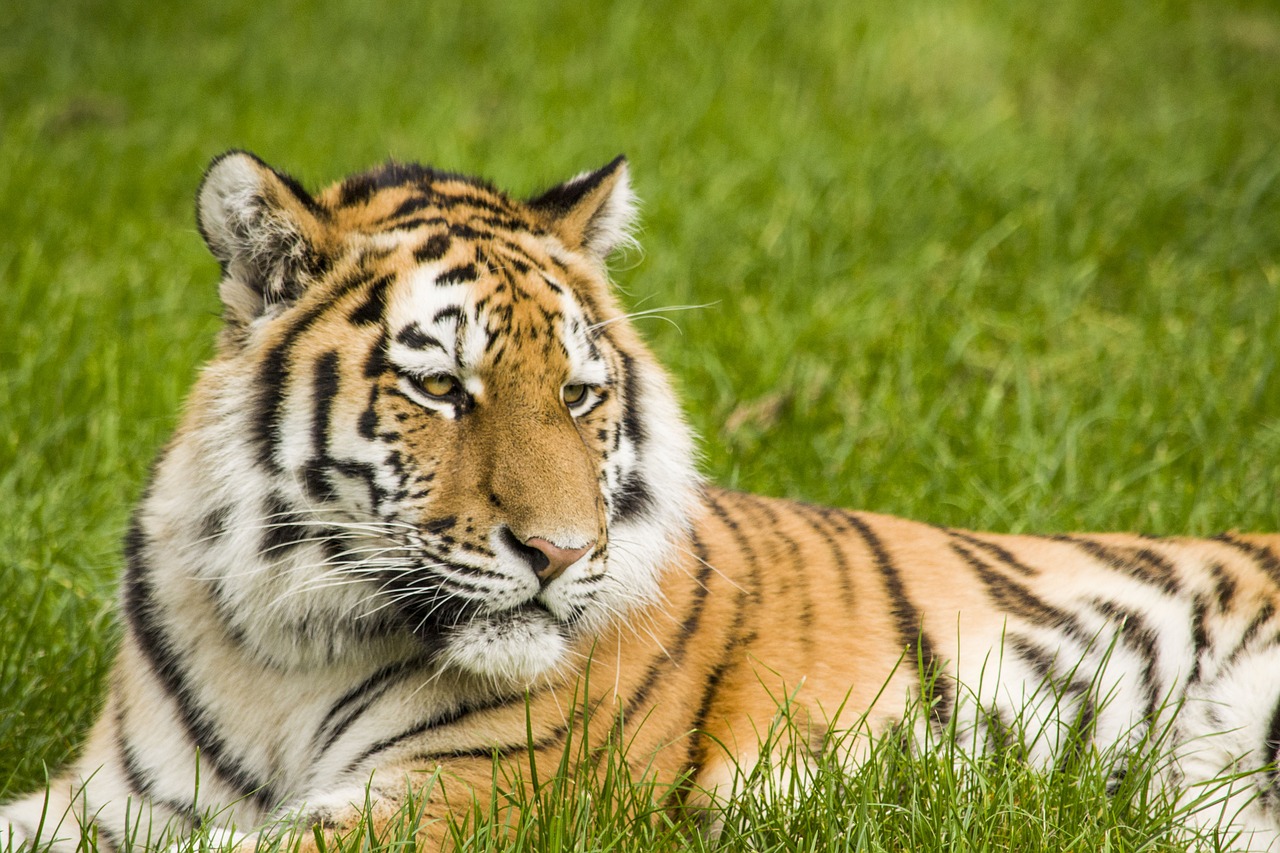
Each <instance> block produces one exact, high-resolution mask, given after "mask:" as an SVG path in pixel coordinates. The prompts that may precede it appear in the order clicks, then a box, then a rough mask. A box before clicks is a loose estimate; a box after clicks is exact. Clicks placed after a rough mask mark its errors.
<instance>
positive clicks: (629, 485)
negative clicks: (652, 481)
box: [612, 470, 653, 523]
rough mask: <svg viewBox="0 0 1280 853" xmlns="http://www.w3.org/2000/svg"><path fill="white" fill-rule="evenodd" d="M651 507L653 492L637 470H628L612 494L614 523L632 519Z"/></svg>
mask: <svg viewBox="0 0 1280 853" xmlns="http://www.w3.org/2000/svg"><path fill="white" fill-rule="evenodd" d="M652 507H653V493H652V492H651V491H650V489H649V484H648V483H647V482H645V479H644V477H642V476H641V475H640V472H639V471H637V470H633V471H629V472H628V473H627V474H626V475H625V476H623V478H622V482H621V483H619V484H618V490H617V492H616V493H615V494H614V496H613V508H612V516H613V519H612V520H613V521H614V522H615V523H617V522H620V521H632V520H634V519H635V518H636V517H637V516H640V515H644V514H646V513H648V512H649V510H650V509H651V508H652Z"/></svg>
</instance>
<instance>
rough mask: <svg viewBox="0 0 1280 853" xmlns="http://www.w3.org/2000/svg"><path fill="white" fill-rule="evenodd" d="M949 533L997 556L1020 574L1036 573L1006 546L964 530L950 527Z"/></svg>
mask: <svg viewBox="0 0 1280 853" xmlns="http://www.w3.org/2000/svg"><path fill="white" fill-rule="evenodd" d="M947 533H948V534H950V535H951V536H952V537H954V538H956V539H960V540H962V541H964V542H967V543H969V544H970V545H972V546H974V547H975V548H981V549H982V550H983V551H986V552H987V553H988V554H990V555H991V556H993V557H995V558H996V559H997V560H999V561H1000V562H1001V563H1004V564H1005V565H1006V566H1008V567H1009V568H1011V569H1013V570H1014V571H1017V572H1018V573H1020V574H1024V575H1034V574H1036V570H1035V569H1033V568H1031V567H1030V566H1028V565H1027V564H1026V563H1024V562H1022V561H1021V560H1019V559H1018V558H1017V557H1015V556H1013V554H1011V553H1009V551H1007V550H1005V549H1004V548H1002V547H1000V546H999V545H997V544H996V543H994V542H988V541H987V540H985V539H979V538H978V537H977V536H974V535H972V534H969V533H966V532H964V531H962V530H951V529H948V530H947Z"/></svg>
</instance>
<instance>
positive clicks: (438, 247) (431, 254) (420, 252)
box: [413, 233, 450, 264]
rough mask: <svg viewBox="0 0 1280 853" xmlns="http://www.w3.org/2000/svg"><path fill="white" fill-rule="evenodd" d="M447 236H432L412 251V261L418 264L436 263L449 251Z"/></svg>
mask: <svg viewBox="0 0 1280 853" xmlns="http://www.w3.org/2000/svg"><path fill="white" fill-rule="evenodd" d="M449 243H450V240H449V235H448V234H444V233H441V234H432V235H431V236H430V237H428V238H427V239H426V240H425V241H424V242H423V244H422V245H421V246H419V247H418V248H416V249H414V250H413V259H414V260H415V261H417V262H418V263H420V264H425V263H430V262H431V261H438V260H440V259H441V258H443V257H444V253H445V252H447V251H449Z"/></svg>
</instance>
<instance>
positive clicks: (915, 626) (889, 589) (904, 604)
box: [841, 512, 953, 722]
mask: <svg viewBox="0 0 1280 853" xmlns="http://www.w3.org/2000/svg"><path fill="white" fill-rule="evenodd" d="M841 515H842V517H843V518H844V519H845V521H847V522H848V523H849V525H850V526H852V527H853V529H854V531H855V532H857V534H858V535H859V536H860V537H862V541H863V542H865V543H866V546H867V549H868V550H869V551H870V552H871V558H872V561H873V562H874V563H875V566H876V569H877V570H878V571H879V572H880V577H881V579H882V580H883V581H884V587H885V592H886V593H887V594H888V596H889V600H890V601H891V602H892V605H893V616H894V620H895V621H896V623H897V628H898V640H899V643H900V644H901V645H902V646H903V647H905V648H912V647H915V648H916V649H917V651H918V653H919V655H920V666H921V682H922V686H923V687H924V688H925V691H926V692H925V700H926V702H927V703H928V705H929V709H930V712H931V713H932V714H934V715H935V717H936V718H937V719H938V720H940V721H944V722H945V721H946V720H948V719H950V717H951V710H952V707H953V703H952V697H951V685H950V684H949V683H948V682H947V681H946V676H945V675H944V674H943V672H942V661H940V660H939V659H938V657H937V655H936V654H935V653H934V651H933V642H932V641H931V640H930V639H929V635H928V633H927V632H926V631H925V629H924V617H923V615H922V614H921V613H920V611H919V609H917V608H916V606H915V605H914V604H912V603H911V599H910V598H908V597H907V591H906V588H905V587H904V586H903V583H902V575H901V573H900V572H899V571H898V568H897V567H896V566H895V565H894V564H893V560H892V559H891V558H890V557H889V552H888V551H887V550H885V547H884V544H883V543H882V542H881V541H880V537H878V536H876V535H875V533H873V532H872V530H871V527H870V526H869V525H868V524H867V523H866V522H864V521H863V520H862V519H861V518H859V517H858V516H857V515H856V514H854V513H851V512H844V513H842V514H841Z"/></svg>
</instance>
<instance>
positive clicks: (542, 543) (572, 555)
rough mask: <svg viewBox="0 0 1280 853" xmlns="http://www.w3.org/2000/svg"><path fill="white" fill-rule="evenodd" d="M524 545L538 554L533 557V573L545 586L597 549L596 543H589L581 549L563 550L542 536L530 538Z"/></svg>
mask: <svg viewBox="0 0 1280 853" xmlns="http://www.w3.org/2000/svg"><path fill="white" fill-rule="evenodd" d="M524 544H525V546H526V547H528V548H532V549H533V550H534V551H537V552H538V553H537V554H535V555H533V557H534V566H533V571H534V573H535V574H536V575H537V576H538V580H540V581H542V583H543V585H544V586H545V585H546V584H549V583H551V582H552V581H553V580H555V579H556V578H558V577H560V576H561V575H562V574H564V570H565V569H567V568H569V567H570V566H572V565H573V564H574V563H576V562H578V561H579V560H581V559H582V558H583V557H584V556H585V555H586V554H587V553H589V552H590V551H591V549H592V548H594V547H595V544H596V543H594V542H588V543H587V544H586V545H584V546H582V547H581V548H561V547H560V546H559V545H557V544H555V543H554V542H551V541H549V540H547V539H543V538H542V537H541V536H530V537H529V538H528V539H526V540H524ZM539 564H540V565H539Z"/></svg>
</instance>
